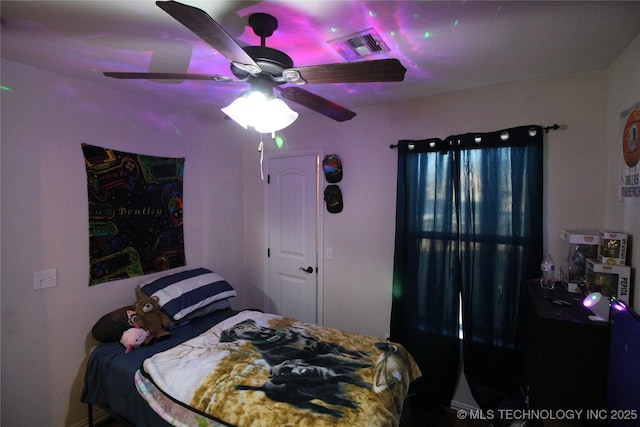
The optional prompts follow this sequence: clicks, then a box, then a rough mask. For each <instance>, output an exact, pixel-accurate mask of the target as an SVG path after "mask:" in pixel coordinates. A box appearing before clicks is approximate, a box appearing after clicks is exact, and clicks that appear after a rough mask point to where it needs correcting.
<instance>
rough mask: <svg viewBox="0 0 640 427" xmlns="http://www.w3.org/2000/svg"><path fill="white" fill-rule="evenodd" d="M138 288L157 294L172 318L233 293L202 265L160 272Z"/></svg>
mask: <svg viewBox="0 0 640 427" xmlns="http://www.w3.org/2000/svg"><path fill="white" fill-rule="evenodd" d="M140 289H141V290H142V292H144V294H145V295H148V296H156V297H158V304H159V305H160V308H161V309H162V311H164V312H165V313H167V314H168V315H169V316H170V317H171V318H172V319H173V320H176V321H177V320H180V319H182V318H183V317H185V316H186V315H188V314H190V313H192V312H194V311H196V310H198V309H199V308H201V307H204V306H206V305H208V304H211V303H212V302H215V301H219V300H222V299H225V298H231V297H235V296H237V294H236V291H235V289H233V287H232V286H231V285H230V284H229V283H228V282H227V281H226V280H224V279H223V278H222V276H220V275H219V274H217V273H214V272H213V271H211V270H208V269H206V268H196V269H193V270H186V271H181V272H179V273H174V274H170V275H168V276H162V277H159V278H157V279H153V280H150V281H148V282H144V283H142V284H141V285H140Z"/></svg>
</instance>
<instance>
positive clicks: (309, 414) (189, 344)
mask: <svg viewBox="0 0 640 427" xmlns="http://www.w3.org/2000/svg"><path fill="white" fill-rule="evenodd" d="M207 271H208V270H207ZM206 274H209V273H206ZM201 279H202V278H201V277H199V278H198V281H199V282H202V280H201ZM175 280H178V279H176V278H174V280H173V281H172V283H175ZM156 285H157V284H156ZM180 286H182V287H183V288H185V289H187V293H188V292H189V291H188V289H190V288H191V286H186V287H185V285H184V283H182V284H181V285H180ZM155 288H157V286H156V287H155ZM155 288H154V289H155ZM142 289H143V290H144V286H143V287H142ZM151 289H152V288H149V287H147V292H150V291H151ZM154 292H156V291H154ZM156 293H157V292H156ZM226 295H227V297H225V298H222V299H221V300H219V301H217V302H216V309H214V310H211V309H210V310H205V311H203V310H202V308H204V307H210V306H211V304H212V303H211V302H210V301H209V302H207V303H206V304H200V306H199V307H196V308H195V311H196V312H200V314H198V315H197V316H190V317H189V316H186V317H188V320H186V321H181V322H179V321H176V326H175V327H173V328H172V329H170V332H171V336H170V338H168V339H166V340H161V341H154V342H153V343H151V344H150V345H143V346H140V347H138V348H135V349H133V350H132V351H131V352H129V353H125V350H124V347H123V346H122V345H121V344H120V343H119V342H107V343H103V344H100V345H98V346H96V347H95V348H94V349H93V350H92V352H91V354H90V356H89V360H88V362H87V369H86V373H85V382H84V388H83V392H82V401H83V402H84V403H86V404H88V407H89V423H90V425H92V411H93V407H94V406H95V405H98V406H100V407H101V408H103V409H104V410H105V411H106V412H108V413H110V414H112V415H115V416H116V417H117V418H119V419H120V420H122V421H125V422H127V423H129V424H131V425H134V426H137V427H144V426H149V427H151V426H153V427H156V426H166V425H177V426H185V427H187V426H197V427H204V426H220V425H223V426H227V425H231V426H273V425H296V426H304V425H309V426H321V425H336V424H344V425H353V426H356V425H362V426H375V425H379V426H397V425H399V424H400V419H401V414H402V410H403V403H404V400H405V398H406V396H407V394H408V390H409V385H410V384H411V383H412V382H414V381H415V380H417V379H418V378H419V377H420V375H421V374H420V370H419V369H418V367H417V365H416V363H415V361H414V360H413V358H412V357H411V356H410V355H409V354H408V353H407V352H406V350H405V349H404V348H403V347H402V346H400V345H399V344H395V343H391V342H388V341H383V340H379V339H377V338H374V337H369V336H365V335H361V334H354V333H348V332H345V331H341V330H338V329H333V328H327V327H321V326H318V325H314V324H309V323H304V322H300V321H298V320H295V319H291V318H287V317H281V316H278V315H275V314H269V313H263V312H260V311H257V310H242V311H237V310H232V309H231V308H230V305H229V304H228V303H227V304H222V305H221V304H220V303H221V302H222V303H225V302H227V301H228V298H229V297H228V295H229V294H228V290H227V294H226ZM174 296H175V294H174ZM199 298H200V297H199ZM163 306H164V307H166V306H167V304H166V301H164V303H163ZM192 314H193V313H192Z"/></svg>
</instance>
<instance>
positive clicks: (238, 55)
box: [156, 0, 262, 74]
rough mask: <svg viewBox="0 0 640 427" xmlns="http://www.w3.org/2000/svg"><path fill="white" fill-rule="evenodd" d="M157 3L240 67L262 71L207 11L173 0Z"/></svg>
mask: <svg viewBox="0 0 640 427" xmlns="http://www.w3.org/2000/svg"><path fill="white" fill-rule="evenodd" d="M156 5H157V6H158V7H159V8H160V9H162V10H164V11H165V12H167V13H168V14H169V15H171V16H172V17H174V18H175V19H176V20H177V21H178V22H180V23H181V24H182V25H184V26H185V27H187V28H188V29H189V30H191V31H192V32H193V33H195V34H196V35H197V36H199V37H200V38H201V39H202V40H204V41H205V42H207V43H208V44H209V45H211V46H212V47H213V48H214V49H216V50H217V51H218V52H220V53H221V54H222V55H224V56H225V57H226V58H227V59H229V60H230V61H232V62H234V63H235V64H236V65H238V66H239V67H238V68H242V69H244V71H247V72H248V73H249V74H258V73H260V72H261V71H262V69H261V68H260V67H259V66H258V64H256V62H255V61H254V60H253V58H251V57H250V56H249V55H248V54H247V53H246V52H245V51H244V49H242V46H240V45H239V44H238V42H237V41H236V40H235V39H234V38H233V37H231V35H230V34H229V33H227V32H226V31H225V29H224V28H222V27H221V26H220V24H218V23H217V22H216V21H214V20H213V18H211V17H210V16H209V15H208V14H207V13H206V12H205V11H203V10H201V9H198V8H197V7H193V6H188V5H186V4H182V3H178V2H176V1H172V0H171V1H156Z"/></svg>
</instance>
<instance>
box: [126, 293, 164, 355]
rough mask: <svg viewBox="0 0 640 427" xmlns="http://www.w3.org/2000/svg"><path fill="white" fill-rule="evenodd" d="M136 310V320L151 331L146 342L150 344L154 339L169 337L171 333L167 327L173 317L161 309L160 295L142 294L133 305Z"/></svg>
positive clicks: (143, 327)
mask: <svg viewBox="0 0 640 427" xmlns="http://www.w3.org/2000/svg"><path fill="white" fill-rule="evenodd" d="M133 308H134V310H135V311H136V318H135V322H136V323H137V324H138V325H139V326H140V328H142V329H144V330H146V331H147V332H149V335H148V336H147V337H146V338H145V340H144V344H149V343H150V342H151V341H152V340H154V339H163V338H169V337H170V336H171V334H170V333H169V332H167V330H166V328H168V327H169V326H170V325H171V319H170V318H169V316H167V315H166V314H165V313H163V312H162V311H161V310H160V307H159V305H158V297H155V296H151V297H149V296H141V297H139V298H138V300H137V301H136V302H135V304H134V305H133Z"/></svg>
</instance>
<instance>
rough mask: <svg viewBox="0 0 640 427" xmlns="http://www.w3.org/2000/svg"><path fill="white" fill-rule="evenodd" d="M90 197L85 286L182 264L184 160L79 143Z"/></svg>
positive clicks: (183, 262)
mask: <svg viewBox="0 0 640 427" xmlns="http://www.w3.org/2000/svg"><path fill="white" fill-rule="evenodd" d="M82 152H83V153H84V160H85V165H86V168H87V186H88V198H89V259H90V266H89V272H90V273H89V274H90V277H89V286H92V285H95V284H98V283H103V282H109V281H113V280H120V279H125V278H128V277H135V276H141V275H144V274H149V273H153V272H156V271H163V270H169V269H171V268H175V267H180V266H183V265H185V264H186V262H185V256H184V234H183V224H182V201H183V197H182V180H183V171H184V158H167V157H153V156H146V155H141V154H132V153H126V152H121V151H115V150H110V149H108V148H101V147H96V146H93V145H88V144H82Z"/></svg>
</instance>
